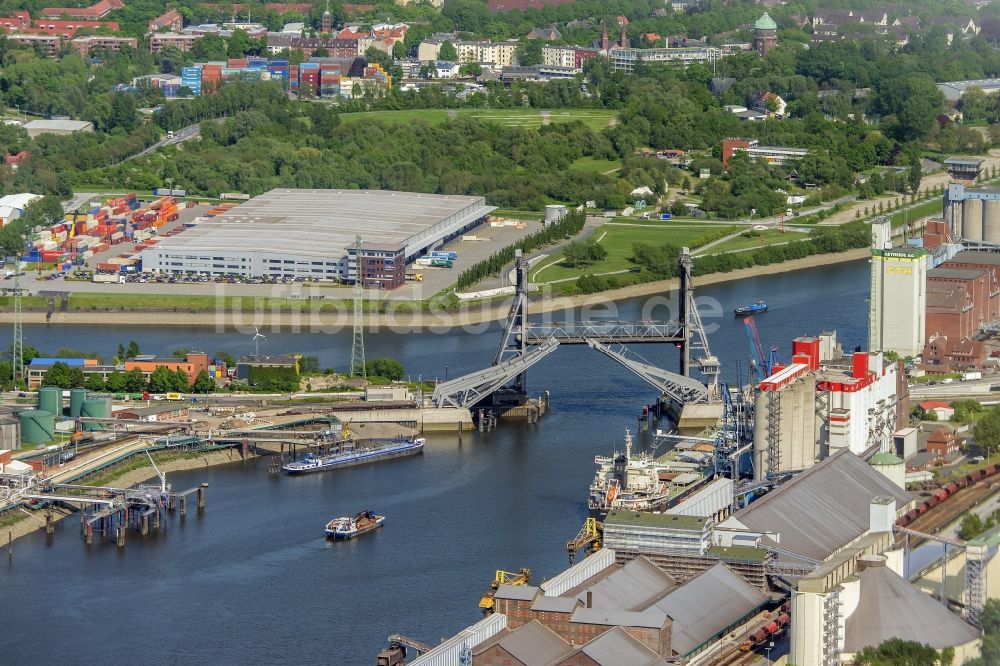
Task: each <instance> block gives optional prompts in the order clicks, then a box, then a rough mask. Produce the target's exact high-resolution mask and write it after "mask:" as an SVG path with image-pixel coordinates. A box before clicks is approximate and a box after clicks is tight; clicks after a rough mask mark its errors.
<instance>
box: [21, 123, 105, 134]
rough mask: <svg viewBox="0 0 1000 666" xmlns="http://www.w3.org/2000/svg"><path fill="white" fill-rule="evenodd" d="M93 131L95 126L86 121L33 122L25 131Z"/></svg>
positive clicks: (25, 126) (26, 125)
mask: <svg viewBox="0 0 1000 666" xmlns="http://www.w3.org/2000/svg"><path fill="white" fill-rule="evenodd" d="M88 127H89V128H91V129H93V127H94V125H93V123H91V122H88V121H86V120H32V121H29V122H27V123H25V124H24V129H26V130H28V131H29V132H30V131H32V130H34V131H36V132H38V131H45V130H49V131H51V130H57V131H63V132H79V131H80V130H83V129H87V128H88Z"/></svg>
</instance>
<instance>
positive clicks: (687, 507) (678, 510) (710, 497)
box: [667, 477, 733, 516]
mask: <svg viewBox="0 0 1000 666" xmlns="http://www.w3.org/2000/svg"><path fill="white" fill-rule="evenodd" d="M732 501H733V480H732V479H727V478H725V477H720V478H718V479H716V480H715V481H712V482H711V483H709V484H708V485H706V486H705V487H704V488H702V489H700V490H698V491H697V492H695V493H694V494H693V495H691V496H690V497H688V498H687V499H685V500H684V501H682V502H680V503H679V504H675V505H674V506H672V507H670V508H669V509H667V513H669V514H672V515H678V516H714V515H715V514H716V512H718V511H721V510H722V509H725V508H726V507H727V506H729V505H730V504H731V503H732Z"/></svg>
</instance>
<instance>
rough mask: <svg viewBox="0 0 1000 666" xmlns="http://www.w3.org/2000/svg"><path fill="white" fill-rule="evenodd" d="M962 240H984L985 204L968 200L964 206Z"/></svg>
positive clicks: (976, 200) (975, 200) (977, 200)
mask: <svg viewBox="0 0 1000 666" xmlns="http://www.w3.org/2000/svg"><path fill="white" fill-rule="evenodd" d="M962 238H967V239H969V240H982V239H983V202H982V201H980V200H979V199H968V200H966V202H965V203H964V204H962Z"/></svg>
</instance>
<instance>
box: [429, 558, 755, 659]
mask: <svg viewBox="0 0 1000 666" xmlns="http://www.w3.org/2000/svg"><path fill="white" fill-rule="evenodd" d="M617 560H618V558H617V557H616V553H615V552H614V550H612V549H610V548H604V549H601V550H600V551H598V552H597V553H595V554H593V555H591V556H590V557H588V558H586V559H585V560H583V561H582V562H580V563H578V564H576V565H574V566H573V567H570V568H569V569H567V570H566V571H564V572H562V573H560V574H558V575H557V576H555V577H554V578H551V579H549V580H547V581H545V582H544V583H542V584H541V585H539V586H537V587H534V586H524V585H522V586H514V585H501V586H500V588H499V589H498V590H497V592H496V595H495V597H494V602H495V610H496V612H495V613H494V614H492V615H490V616H489V617H488V618H487V619H485V620H483V621H482V622H479V623H477V624H476V625H473V626H472V627H469V628H468V629H466V630H465V631H463V632H461V633H460V634H459V635H458V636H456V637H455V638H454V639H449V640H446V641H444V642H443V643H441V644H440V645H439V646H437V647H435V648H434V649H433V650H431V651H430V652H428V653H426V654H424V655H423V656H421V657H418V658H417V659H415V660H414V661H413V662H412V666H420V665H425V666H427V665H430V664H446V663H448V664H457V663H460V661H459V657H460V655H461V654H462V652H463V651H465V653H466V654H467V655H470V656H471V664H472V665H473V666H479V665H484V666H485V665H493V664H496V665H499V664H513V663H518V664H524V665H526V666H542V665H543V664H544V665H545V666H571V665H577V664H589V665H594V664H597V665H599V666H612V665H614V666H621V665H622V664H643V665H648V666H660V665H665V664H667V663H668V660H669V662H676V661H679V660H687V659H690V658H692V657H695V656H697V655H699V654H702V653H705V652H706V651H708V650H710V649H712V647H713V646H715V645H716V644H717V641H718V640H719V639H720V638H723V637H725V636H726V634H727V633H728V632H729V631H731V630H732V629H733V628H735V627H738V626H740V625H742V624H743V623H744V622H746V621H748V620H750V619H751V618H752V617H754V616H755V615H756V614H757V613H758V612H760V611H761V610H762V609H763V608H764V606H765V605H766V604H768V603H769V601H770V600H769V599H768V597H767V596H766V595H765V594H763V593H762V592H760V591H759V590H757V589H755V588H754V587H752V586H751V585H749V584H748V583H747V582H746V581H745V580H743V579H742V578H741V577H740V576H739V575H737V574H735V573H733V572H732V571H730V570H729V569H728V568H726V566H725V565H723V564H716V565H715V566H713V567H711V568H710V569H708V570H706V571H704V572H702V573H701V574H699V575H697V576H695V577H693V578H691V579H690V580H688V581H687V582H685V583H683V584H679V583H678V581H676V580H675V579H674V578H673V577H671V576H670V575H668V574H666V573H664V572H663V571H661V570H660V569H659V568H657V567H656V566H655V565H653V564H652V563H651V562H650V561H649V560H647V559H646V558H644V557H637V558H634V559H631V560H629V561H628V562H626V563H624V564H619V563H618V561H617ZM456 639H457V640H456ZM467 663H468V662H467Z"/></svg>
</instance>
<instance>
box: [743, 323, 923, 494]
mask: <svg viewBox="0 0 1000 666" xmlns="http://www.w3.org/2000/svg"><path fill="white" fill-rule="evenodd" d="M907 393H908V392H907V388H906V382H905V380H904V378H903V377H902V376H901V373H900V372H899V369H898V367H897V364H896V363H894V362H888V361H886V360H885V358H884V357H883V355H882V354H881V353H870V352H862V351H857V352H854V353H853V354H851V355H849V356H845V355H844V354H843V353H842V352H841V349H840V345H839V344H838V343H837V336H836V333H834V332H830V333H823V334H821V335H819V336H818V337H808V338H807V337H802V338H797V339H795V340H794V341H793V342H792V363H791V364H790V365H788V366H784V367H779V368H776V369H775V371H774V373H773V374H772V375H771V376H769V377H767V378H766V379H764V381H762V382H761V383H760V391H759V393H758V394H757V398H756V400H755V405H754V410H755V418H754V450H753V451H754V453H753V467H754V478H755V479H758V480H760V479H764V478H767V477H768V476H769V475H773V474H775V473H780V472H789V471H800V470H803V469H808V468H809V467H812V466H813V465H814V464H815V463H816V462H818V461H820V460H822V459H824V458H826V457H828V456H831V455H833V454H835V453H837V452H838V451H840V450H843V449H847V450H850V451H853V452H854V453H856V454H858V455H862V454H865V453H870V452H872V451H877V450H887V449H888V448H889V447H890V445H891V443H892V434H893V433H894V432H895V431H896V430H898V429H899V428H900V427H902V426H903V425H905V418H906V416H907V414H908V412H909V402H908V399H907V397H906V396H907Z"/></svg>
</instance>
